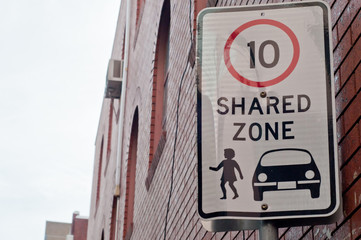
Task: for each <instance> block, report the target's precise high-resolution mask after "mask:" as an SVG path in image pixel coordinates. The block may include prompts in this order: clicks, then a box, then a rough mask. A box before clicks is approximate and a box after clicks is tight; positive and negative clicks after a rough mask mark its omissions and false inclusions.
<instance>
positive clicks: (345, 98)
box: [336, 75, 356, 117]
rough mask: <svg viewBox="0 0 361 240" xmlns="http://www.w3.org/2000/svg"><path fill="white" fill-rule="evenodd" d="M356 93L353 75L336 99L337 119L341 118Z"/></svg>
mask: <svg viewBox="0 0 361 240" xmlns="http://www.w3.org/2000/svg"><path fill="white" fill-rule="evenodd" d="M355 93H356V92H355V75H352V76H351V78H350V79H349V80H348V81H347V83H346V84H345V85H344V87H343V88H342V90H341V91H340V92H339V94H338V95H337V97H336V117H339V115H340V114H341V112H342V111H343V110H344V109H345V107H346V106H347V105H348V104H349V103H350V101H351V99H352V98H353V97H354V96H355Z"/></svg>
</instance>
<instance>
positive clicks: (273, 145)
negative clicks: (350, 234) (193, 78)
mask: <svg viewBox="0 0 361 240" xmlns="http://www.w3.org/2000/svg"><path fill="white" fill-rule="evenodd" d="M329 18H330V11H329V7H328V6H326V5H325V3H323V2H320V1H313V2H299V3H290V4H272V5H258V6H246V7H232V8H208V9H205V10H204V11H202V12H201V13H200V14H199V16H198V42H197V55H198V56H197V59H198V64H197V65H198V82H197V83H198V101H197V103H198V172H199V176H198V181H199V184H198V201H199V202H198V210H199V214H200V216H201V217H202V218H203V219H221V218H238V219H254V220H263V219H285V218H305V217H306V218H307V217H320V218H323V217H328V216H331V215H333V214H334V213H335V212H336V211H337V209H338V208H339V205H340V201H339V198H340V196H339V186H338V185H339V183H338V162H337V145H336V134H335V129H336V125H335V113H334V87H333V74H332V71H333V69H332V50H331V47H332V44H331V40H330V35H331V33H332V32H331V26H330V20H329Z"/></svg>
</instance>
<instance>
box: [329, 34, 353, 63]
mask: <svg viewBox="0 0 361 240" xmlns="http://www.w3.org/2000/svg"><path fill="white" fill-rule="evenodd" d="M350 48H351V30H348V31H347V32H346V34H345V36H344V37H343V38H342V40H341V42H340V43H339V45H338V46H337V48H336V49H335V51H334V53H333V55H334V60H333V63H334V66H333V67H334V69H337V68H338V67H339V66H340V64H341V62H342V60H343V59H344V58H345V56H346V55H347V53H348V51H349V50H350Z"/></svg>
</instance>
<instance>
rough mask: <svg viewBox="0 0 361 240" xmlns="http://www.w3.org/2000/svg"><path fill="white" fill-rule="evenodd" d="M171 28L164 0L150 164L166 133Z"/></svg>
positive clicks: (154, 73)
mask: <svg viewBox="0 0 361 240" xmlns="http://www.w3.org/2000/svg"><path fill="white" fill-rule="evenodd" d="M169 29H170V3H169V0H164V3H163V7H162V13H161V18H160V22H159V28H158V37H157V44H156V52H155V59H154V72H153V92H152V118H151V125H150V146H149V166H150V165H151V163H152V159H153V157H154V155H155V152H156V151H157V147H158V144H159V141H160V139H161V137H162V135H164V132H165V131H164V125H165V120H166V119H165V115H166V110H167V109H166V106H167V90H168V89H167V86H168V85H167V78H168V67H169Z"/></svg>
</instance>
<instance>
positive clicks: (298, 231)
mask: <svg viewBox="0 0 361 240" xmlns="http://www.w3.org/2000/svg"><path fill="white" fill-rule="evenodd" d="M302 235H303V232H302V227H292V228H290V229H289V230H288V231H287V232H286V234H285V235H284V237H285V239H300V238H301V237H302Z"/></svg>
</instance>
